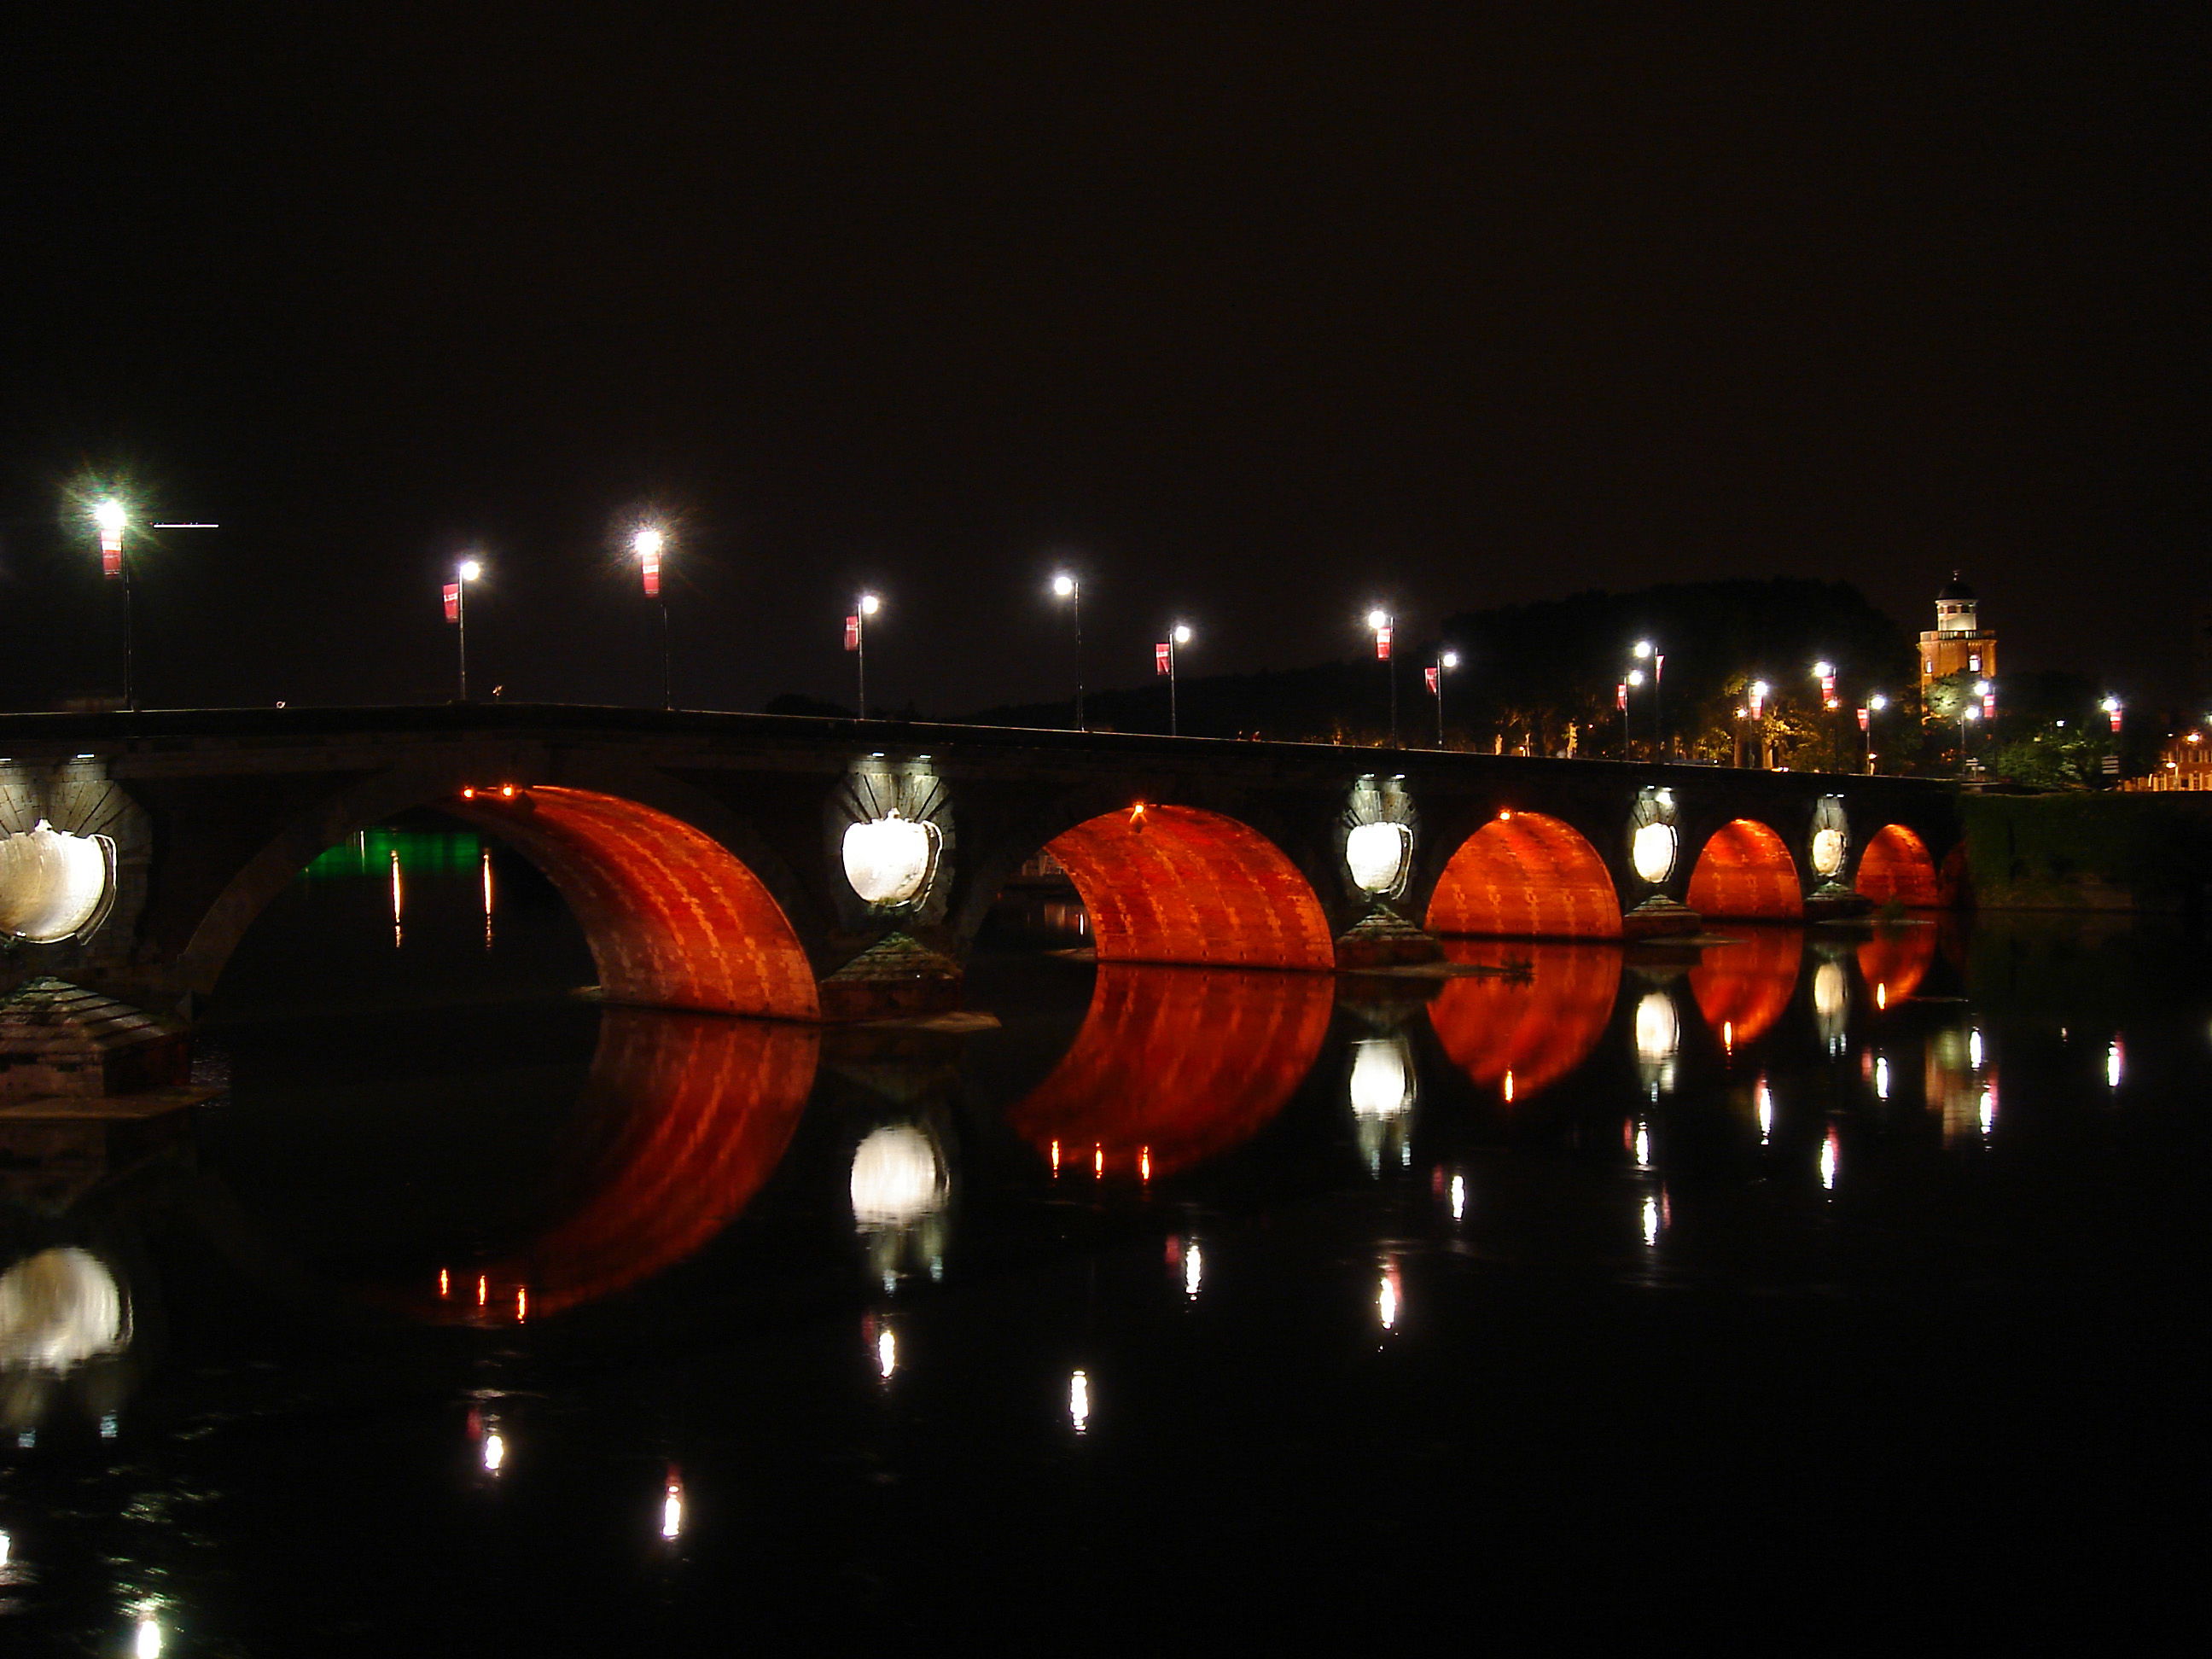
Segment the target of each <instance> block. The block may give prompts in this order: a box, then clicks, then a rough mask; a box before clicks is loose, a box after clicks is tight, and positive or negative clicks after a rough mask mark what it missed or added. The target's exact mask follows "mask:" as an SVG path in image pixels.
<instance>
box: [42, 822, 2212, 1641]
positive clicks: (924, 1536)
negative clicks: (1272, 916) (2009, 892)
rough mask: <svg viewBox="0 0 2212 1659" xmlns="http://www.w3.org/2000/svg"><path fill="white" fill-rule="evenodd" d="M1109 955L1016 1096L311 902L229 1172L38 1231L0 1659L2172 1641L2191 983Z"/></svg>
mask: <svg viewBox="0 0 2212 1659" xmlns="http://www.w3.org/2000/svg"><path fill="white" fill-rule="evenodd" d="M395 855H396V858H395ZM395 870H396V873H395ZM1080 920H1081V918H1080V912H1079V910H1078V909H1076V908H1073V906H1072V905H1070V904H1068V903H1067V902H1066V901H1064V900H1055V899H1052V898H1049V897H1043V898H1037V899H1034V900H1031V901H1029V902H1026V903H1024V904H1023V905H1021V906H1018V907H1013V908H1010V909H1009V912H1008V915H1007V916H1006V921H1005V925H1004V926H1003V927H1001V928H1000V931H999V933H998V934H997V937H996V940H995V943H994V945H992V947H991V948H990V949H989V950H987V951H985V952H984V953H982V954H981V956H980V957H978V958H977V960H976V961H975V963H974V964H973V966H972V969H971V973H970V982H969V1000H970V1003H971V1005H972V1006H974V1007H975V1008H978V1009H981V1010H986V1011H988V1012H992V1013H994V1014H995V1015H996V1016H997V1017H998V1019H999V1024H998V1025H997V1027H996V1028H995V1029H990V1030H977V1031H971V1032H967V1033H964V1034H961V1033H951V1032H945V1031H938V1030H925V1029H915V1028H902V1027H893V1026H878V1027H868V1028H861V1029H854V1030H829V1031H823V1032H817V1031H816V1030H811V1029H806V1028H801V1027H794V1026H784V1025H775V1024H760V1023H752V1022H745V1021H737V1020H726V1019H717V1018H708V1017H702V1016H687V1015H677V1014H659V1013H648V1012H636V1011H630V1010H613V1009H602V1008H600V1007H599V1006H597V1005H595V1004H593V1003H592V1002H591V1001H589V1000H584V999H581V998H580V997H578V996H576V995H575V994H574V990H575V987H579V986H581V985H583V984H585V983H587V982H588V981H590V979H591V978H592V969H591V964H590V960H589V957H588V955H587V954H586V952H585V951H584V950H583V947H582V945H581V942H580V939H579V938H578V937H577V935H576V933H575V932H574V927H573V925H572V924H570V923H569V922H568V919H567V917H566V915H565V913H564V912H563V911H562V908H561V907H560V905H559V902H558V901H557V900H556V898H554V897H553V896H552V895H551V894H550V892H549V891H548V890H545V889H544V886H543V884H541V883H539V882H538V880H537V878H535V877H534V876H533V875H532V873H531V872H529V871H528V870H527V869H526V867H524V866H519V865H510V863H509V862H508V861H507V859H506V857H505V855H504V854H498V853H496V852H495V853H493V854H490V855H489V857H487V856H486V855H485V854H484V853H483V849H482V848H479V847H478V846H477V843H475V842H473V841H472V840H471V839H470V838H468V837H466V836H389V837H370V838H368V839H365V840H364V841H363V842H360V843H358V844H356V846H355V847H353V848H349V849H344V850H343V852H342V853H341V854H334V855H332V857H331V859H329V860H325V863H324V865H322V866H319V867H318V870H317V871H316V872H314V873H313V874H312V875H311V876H310V877H308V878H303V879H302V881H301V883H299V884H297V885H296V886H295V890H293V891H292V892H291V893H289V894H288V895H287V896H286V897H285V898H284V899H283V901H282V902H280V903H279V904H278V905H277V906H276V907H275V908H273V909H272V910H271V912H270V915H268V916H267V917H266V918H264V921H263V922H262V923H261V924H259V925H258V927H257V928H256V929H255V931H254V933H253V934H252V936H251V937H250V938H249V939H248V942H247V945H246V947H245V949H244V950H243V951H242V952H241V954H240V957H239V959H238V961H237V962H236V963H235V964H234V967H233V969H231V971H230V973H229V975H228V977H227V978H226V980H225V982H224V984H223V986H222V991H221V994H220V995H219V997H218V1000H217V1004H216V1007H215V1009H214V1011H213V1012H212V1016H211V1018H210V1023H209V1024H208V1026H207V1028H206V1030H205V1031H204V1042H203V1050H204V1054H203V1064H204V1067H205V1068H206V1071H207V1073H208V1075H209V1076H210V1077H211V1078H215V1079H218V1080H225V1081H227V1082H228V1085H229V1092H228V1095H227V1096H226V1097H223V1098H222V1099H221V1100H220V1101H218V1102H217V1103H215V1104H213V1105H211V1106H210V1107H209V1108H207V1109H204V1113H203V1115H202V1117H201V1120H200V1123H199V1127H198V1133H197V1146H196V1148H195V1149H194V1152H193V1153H192V1155H191V1156H190V1157H167V1158H161V1159H159V1160H156V1161H155V1162H153V1163H151V1164H146V1165H144V1166H142V1167H140V1168H138V1169H137V1170H133V1171H131V1173H130V1174H129V1175H128V1176H125V1177H124V1178H122V1179H119V1180H115V1181H111V1182H107V1183H106V1184H104V1185H100V1186H97V1187H93V1188H90V1189H89V1190H86V1191H83V1192H82V1193H81V1194H78V1195H77V1196H76V1197H75V1199H74V1200H72V1201H68V1202H65V1203H64V1204H63V1205H62V1206H61V1207H60V1208H58V1209H57V1208H56V1206H55V1202H54V1201H53V1200H52V1198H51V1195H49V1197H48V1200H47V1201H46V1202H45V1203H44V1204H43V1205H41V1204H33V1203H32V1202H29V1201H27V1197H26V1195H24V1194H18V1197H17V1199H16V1200H15V1202H13V1203H12V1204H11V1205H10V1206H9V1208H8V1210H7V1211H6V1212H5V1231H4V1233H0V1245H4V1250H0V1255H4V1259H5V1261H7V1262H8V1263H11V1264H13V1265H12V1266H11V1267H9V1279H8V1280H7V1281H5V1282H4V1283H0V1389H4V1395H0V1406H4V1410H5V1413H6V1419H5V1431H6V1434H7V1437H8V1438H7V1440H6V1441H5V1442H4V1443H0V1458H4V1459H5V1462H4V1463H0V1532H4V1533H5V1534H6V1539H7V1558H6V1562H5V1565H0V1646H4V1645H6V1644H9V1643H11V1642H20V1643H21V1644H22V1646H21V1650H23V1651H26V1652H33V1651H40V1650H53V1651H61V1652H79V1651H82V1652H99V1653H125V1652H140V1653H143V1652H147V1651H150V1650H152V1649H151V1647H149V1644H153V1646H158V1648H159V1650H160V1651H161V1652H164V1653H170V1654H191V1653H207V1654H253V1655H264V1654H266V1655H285V1654H295V1653H308V1652H327V1653H356V1652H359V1653H373V1652H407V1653H453V1654H481V1653H505V1652H568V1651H586V1652H629V1651H636V1652H674V1651H712V1652H735V1651H743V1650H787V1649H793V1648H797V1649H803V1650H823V1649H827V1650H868V1651H872V1652H880V1651H896V1650H902V1649H934V1648H939V1647H948V1646H952V1645H955V1644H958V1645H963V1646H969V1645H979V1644H983V1645H989V1646H992V1647H1001V1646H1017V1645H1018V1647H1019V1648H1021V1649H1022V1650H1054V1649H1067V1648H1073V1649H1089V1648H1108V1649H1113V1650H1123V1651H1127V1650H1139V1649H1140V1648H1141V1649H1157V1650H1163V1651H1179V1650H1188V1649H1190V1648H1192V1647H1194V1646H1199V1645H1201V1644H1202V1645H1205V1646H1208V1647H1212V1648H1216V1649H1218V1650H1224V1651H1229V1650H1250V1649H1254V1648H1259V1647H1271V1648H1272V1647H1293V1646H1294V1647H1296V1648H1298V1649H1301V1650H1303V1649H1305V1648H1309V1647H1311V1646H1313V1645H1316V1644H1318V1643H1319V1642H1321V1641H1322V1640H1324V1639H1326V1640H1329V1641H1332V1642H1334V1641H1337V1640H1344V1639H1349V1640H1352V1641H1357V1642H1358V1643H1361V1644H1363V1645H1378V1644H1379V1645H1387V1646H1407V1645H1411V1644H1413V1643H1414V1642H1416V1641H1420V1642H1428V1641H1432V1640H1433V1641H1443V1642H1449V1644H1452V1645H1453V1646H1454V1647H1455V1648H1459V1647H1476V1646H1480V1645H1481V1644H1488V1643H1494V1642H1498V1641H1504V1640H1511V1641H1513V1642H1515V1643H1516V1644H1521V1643H1526V1642H1529V1641H1538V1642H1541V1643H1543V1644H1546V1645H1547V1646H1550V1647H1557V1646H1566V1645H1571V1644H1577V1643H1578V1642H1581V1641H1583V1640H1586V1639H1591V1638H1595V1637H1597V1636H1599V1635H1604V1636H1606V1637H1607V1638H1611V1639H1615V1640H1618V1639H1623V1638H1626V1639H1629V1640H1634V1641H1640V1642H1648V1643H1652V1644H1662V1645H1663V1644H1679V1643H1680V1642H1683V1641H1685V1640H1690V1639H1698V1640H1708V1641H1711V1640H1718V1641H1725V1642H1728V1643H1729V1644H1731V1645H1732V1646H1735V1647H1753V1648H1785V1649H1786V1648H1832V1647H1849V1648H1851V1649H1853V1650H1869V1649H1875V1648H1879V1649H1881V1650H1921V1649H1927V1648H1932V1647H1939V1646H1941V1647H1966V1646H1968V1645H1980V1644H1984V1643H1986V1642H1987V1641H1989V1640H1990V1639H1992V1638H1993V1636H1994V1635H1995V1634H1996V1632H1999V1631H2000V1630H2002V1631H2005V1632H2020V1631H2022V1630H2027V1631H2033V1632H2039V1633H2045V1634H2047V1633H2048V1632H2051V1631H2052V1630H2055V1629H2057V1628H2059V1627H2061V1626H2075V1625H2076V1624H2079V1625H2080V1626H2081V1628H2082V1629H2083V1630H2084V1631H2085V1632H2094V1633H2095V1634H2097V1635H2098V1636H2099V1637H2100V1638H2101V1639H2102V1640H2104V1641H2105V1642H2106V1643H2107V1644H2111V1645H2113V1646H2116V1647H2124V1648H2128V1649H2133V1648H2135V1647H2138V1646H2141V1645H2142V1644H2143V1640H2144V1638H2146V1637H2148V1636H2149V1635H2151V1634H2152V1633H2153V1632H2158V1631H2159V1630H2160V1628H2161V1627H2162V1626H2164V1624H2165V1623H2166V1615H2167V1614H2169V1613H2172V1612H2173V1611H2174V1610H2175V1609H2177V1608H2179V1607H2186V1606H2187V1605H2188V1604H2189V1601H2190V1599H2191V1595H2190V1592H2191V1587H2192V1586H2193V1584H2194V1582H2195V1573H2196V1571H2197V1560H2198V1559H2199V1557H2200V1547H2201V1544H2202V1542H2203V1523H2202V1522H2201V1520H2199V1518H2198V1514H2199V1511H2200V1510H2201V1509H2202V1508H2203V1492H2204V1481H2205V1476H2206V1474H2207V1473H2208V1468H2212V1460H2209V1459H2208V1458H2207V1456H2206V1444H2205V1439H2206V1429H2205V1427H2204V1424H2205V1420H2206V1411H2205V1407H2204V1403H2203V1402H2204V1400H2205V1398H2206V1392H2205V1389H2206V1384H2207V1383H2208V1381H2212V1377H2208V1375H2207V1370H2206V1367H2205V1366H2204V1364H2203V1360H2202V1358H2201V1357H2200V1355H2199V1352H2198V1349H2199V1347H2200V1346H2201V1345H2200V1341H2199V1339H2198V1336H2197V1332H2198V1329H2199V1328H2200V1326H2201V1325H2202V1323H2203V1292H2202V1290H2201V1285H2202V1282H2203V1279H2204V1276H2205V1269H2206V1267H2207V1265H2208V1263H2207V1260H2206V1258H2207V1255H2208V1251H2207V1249H2206V1243H2205V1227H2204V1224H2203V1211H2204V1207H2205V1206H2204V1203H2203V1199H2202V1198H2201V1196H2200V1192H2201V1189H2202V1188H2203V1184H2204V1181H2205V1172H2206V1168H2207V1165H2206V1155H2207V1153H2208V1152H2212V1133H2208V1121H2212V1119H2208V1113H2207V1099H2206V1088H2207V1084H2208V1081H2212V973H2208V971H2207V967H2206V946H2205V943H2204V941H2203V939H2202V938H2200V937H2191V936H2188V935H2185V934H2184V933H2180V932H2179V931H2175V930H2172V929H2169V928H2166V927H2163V926H2162V925H2159V924H2154V923H2151V922H2147V921H2146V922H2140V923H2136V922H2126V921H2119V922H2097V921H2081V920H2077V919H2060V918H2034V917H2011V918H1995V917H1984V918H1982V919H1980V920H1979V921H1975V922H1973V923H1972V924H1971V925H1960V924H1959V923H1957V922H1955V921H1951V920H1949V919H1946V920H1944V921H1942V922H1941V923H1936V922H1929V921H1906V922H1902V923H1899V924H1897V925H1894V926H1887V927H1874V926H1869V927H1858V928H1856V929H1846V928H1838V927H1819V928H1814V929H1810V930H1782V929H1772V928H1752V927H1741V928H1729V929H1717V930H1716V932H1717V933H1718V934H1722V935H1724V937H1721V938H1717V939H1715V940H1714V941H1713V942H1711V943H1707V944H1703V945H1688V946H1668V947H1663V948H1661V947H1652V948H1648V949H1644V948H1639V949H1631V950H1626V951H1623V950H1621V949H1618V948H1607V947H1594V946H1571V945H1536V944H1522V943H1493V942H1475V941H1468V942H1464V943H1462V944H1458V945H1455V946H1454V947H1453V949H1452V955H1453V957H1454V960H1455V964H1456V965H1457V968H1458V969H1459V971H1456V972H1455V973H1454V974H1453V975H1449V976H1436V975H1411V974H1400V975H1375V976H1354V977H1346V978H1339V979H1334V980H1332V979H1328V978H1325V977H1318V976H1306V975H1287V974H1262V973H1234V972H1212V971H1206V970H1199V969H1128V968H1122V969H1097V968H1094V967H1092V966H1091V965H1090V964H1089V963H1087V962H1085V961H1084V960H1082V959H1081V958H1080V957H1079V955H1075V954H1071V953H1070V951H1071V948H1072V947H1079V946H1080V945H1082V944H1083V943H1084V939H1083V938H1082V936H1081V934H1080V933H1079V932H1078V931H1077V929H1078V928H1079V925H1080ZM11 1298H12V1299H11ZM2192 1616H2193V1615H2192ZM10 1650H13V1649H10Z"/></svg>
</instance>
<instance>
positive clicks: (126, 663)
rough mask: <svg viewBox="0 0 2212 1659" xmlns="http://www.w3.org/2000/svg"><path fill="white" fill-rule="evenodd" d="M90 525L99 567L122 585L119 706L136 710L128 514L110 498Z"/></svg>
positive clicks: (135, 621) (135, 644) (135, 632)
mask: <svg viewBox="0 0 2212 1659" xmlns="http://www.w3.org/2000/svg"><path fill="white" fill-rule="evenodd" d="M92 522H93V526H94V528H95V529H96V530H98V531H99V532H100V570H101V572H102V573H103V574H106V576H108V577H110V578H111V579H113V580H119V581H121V582H122V584H123V706H124V707H125V708H128V709H131V710H132V711H133V712H134V713H135V712H136V711H137V708H138V611H137V602H136V600H135V599H133V597H132V595H131V566H130V562H128V561H127V560H125V557H124V556H123V532H124V530H125V527H127V526H129V524H130V522H131V514H130V512H129V510H128V509H126V508H125V507H124V505H123V503H122V502H120V501H117V500H116V499H115V498H114V497H113V496H112V495H110V496H108V497H107V498H106V500H104V501H100V502H99V503H98V504H97V505H96V506H94V508H93V509H92Z"/></svg>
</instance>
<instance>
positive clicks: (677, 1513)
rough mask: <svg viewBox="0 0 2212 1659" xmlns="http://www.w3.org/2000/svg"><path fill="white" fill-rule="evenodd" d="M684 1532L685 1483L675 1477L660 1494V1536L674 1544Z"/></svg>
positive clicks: (671, 1478) (670, 1478) (670, 1479)
mask: <svg viewBox="0 0 2212 1659" xmlns="http://www.w3.org/2000/svg"><path fill="white" fill-rule="evenodd" d="M683 1530H684V1483H683V1482H682V1481H681V1480H677V1479H676V1478H675V1477H674V1476H673V1475H671V1476H670V1477H669V1481H668V1485H667V1486H665V1487H664V1488H662V1490H661V1494H660V1535H661V1537H663V1538H664V1539H666V1540H667V1541H670V1542H671V1543H672V1542H674V1541H675V1540H676V1538H677V1536H678V1534H680V1533H682V1532H683Z"/></svg>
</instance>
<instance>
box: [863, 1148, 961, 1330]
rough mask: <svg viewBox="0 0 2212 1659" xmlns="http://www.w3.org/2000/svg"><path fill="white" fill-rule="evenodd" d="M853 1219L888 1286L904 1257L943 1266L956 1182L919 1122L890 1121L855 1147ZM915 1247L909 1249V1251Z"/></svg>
mask: <svg viewBox="0 0 2212 1659" xmlns="http://www.w3.org/2000/svg"><path fill="white" fill-rule="evenodd" d="M848 1185H849V1190H850V1193H851V1197H852V1201H853V1223H854V1226H856V1227H857V1228H859V1229H860V1235H861V1237H863V1238H864V1239H865V1240H866V1242H867V1245H868V1257H869V1264H870V1266H871V1267H872V1268H873V1270H874V1271H875V1273H877V1274H878V1276H879V1277H880V1278H881V1279H883V1281H884V1290H886V1291H889V1290H890V1289H892V1288H893V1287H894V1286H895V1285H896V1283H897V1280H898V1276H899V1272H900V1264H901V1262H902V1260H907V1259H915V1260H917V1261H920V1262H921V1263H924V1264H926V1265H927V1268H928V1271H929V1273H930V1275H931V1277H932V1278H935V1277H937V1276H938V1275H939V1274H940V1273H942V1272H943V1271H944V1262H945V1201H946V1199H947V1196H948V1194H949V1192H950V1189H951V1178H950V1176H948V1174H947V1172H946V1170H945V1154H944V1152H943V1151H942V1150H941V1149H940V1148H939V1146H938V1144H937V1139H936V1137H935V1136H933V1135H932V1134H931V1133H929V1131H928V1130H927V1129H926V1128H924V1127H922V1126H921V1125H920V1124H918V1123H893V1124H886V1125H885V1126H884V1127H882V1128H879V1129H877V1130H874V1131H872V1133H870V1134H869V1135H868V1136H867V1138H866V1139H864V1140H862V1141H861V1142H860V1146H858V1147H856V1148H855V1149H854V1152H853V1170H852V1176H851V1179H850V1182H849V1183H848ZM909 1253H910V1255H909Z"/></svg>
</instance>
